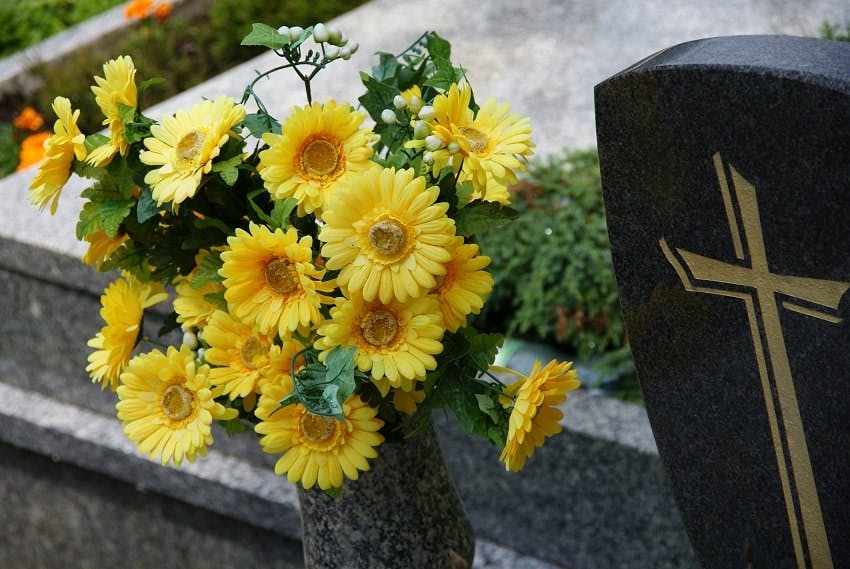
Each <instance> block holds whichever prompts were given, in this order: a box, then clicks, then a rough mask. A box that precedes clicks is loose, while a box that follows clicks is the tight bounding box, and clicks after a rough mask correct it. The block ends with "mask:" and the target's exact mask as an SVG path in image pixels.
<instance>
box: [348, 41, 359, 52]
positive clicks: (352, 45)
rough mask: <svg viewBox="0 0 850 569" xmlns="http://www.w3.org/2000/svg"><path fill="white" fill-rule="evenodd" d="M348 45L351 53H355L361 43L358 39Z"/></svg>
mask: <svg viewBox="0 0 850 569" xmlns="http://www.w3.org/2000/svg"><path fill="white" fill-rule="evenodd" d="M346 45H348V49H349V51H351V55H354V54H355V53H357V50H358V49H360V44H359V43H357V42H356V41H350V42H348V44H346Z"/></svg>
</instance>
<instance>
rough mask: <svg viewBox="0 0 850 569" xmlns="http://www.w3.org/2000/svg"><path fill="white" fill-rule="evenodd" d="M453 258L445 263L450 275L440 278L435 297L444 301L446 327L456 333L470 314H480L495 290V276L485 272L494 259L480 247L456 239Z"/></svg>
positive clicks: (441, 308)
mask: <svg viewBox="0 0 850 569" xmlns="http://www.w3.org/2000/svg"><path fill="white" fill-rule="evenodd" d="M451 251H452V258H451V260H450V261H449V262H448V263H446V264H445V268H446V274H445V275H442V276H441V277H440V279H439V282H438V284H437V286H436V287H435V288H434V289H433V290H432V291H431V294H433V295H435V296H437V298H439V299H440V310H441V311H442V314H443V325H444V326H445V327H446V330H448V331H449V332H456V331H457V329H458V328H461V327H463V326H464V325H465V324H466V317H467V316H468V315H469V314H478V313H479V312H481V308H482V307H483V306H484V300H485V298H486V297H487V295H488V294H490V291H491V290H492V289H493V277H491V276H490V273H488V272H487V271H485V270H483V269H484V268H485V267H486V266H487V265H489V264H490V258H489V257H486V256H484V255H479V254H478V245H476V244H474V243H466V244H465V243H464V242H463V237H456V238H455V241H454V243H453V247H452V248H451Z"/></svg>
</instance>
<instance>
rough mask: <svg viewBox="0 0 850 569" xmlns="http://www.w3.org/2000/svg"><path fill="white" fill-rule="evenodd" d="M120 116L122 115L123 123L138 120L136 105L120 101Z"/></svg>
mask: <svg viewBox="0 0 850 569" xmlns="http://www.w3.org/2000/svg"><path fill="white" fill-rule="evenodd" d="M118 116H119V117H121V122H122V123H123V124H125V125H126V124H130V123H132V122H135V121H136V107H131V106H130V105H125V104H124V103H118Z"/></svg>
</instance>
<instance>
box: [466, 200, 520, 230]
mask: <svg viewBox="0 0 850 569" xmlns="http://www.w3.org/2000/svg"><path fill="white" fill-rule="evenodd" d="M516 216H517V212H516V211H515V210H513V209H511V208H509V207H506V206H503V205H500V204H498V203H497V202H485V201H482V200H475V201H473V202H470V203H469V204H467V205H466V207H464V208H462V209H459V210H458V212H457V214H456V217H455V226H456V228H457V233H458V235H463V236H464V237H470V236H472V235H475V234H478V233H483V232H485V231H487V230H488V229H493V228H494V227H499V226H501V225H505V224H506V223H508V222H510V221H511V220H512V219H514V218H515V217H516Z"/></svg>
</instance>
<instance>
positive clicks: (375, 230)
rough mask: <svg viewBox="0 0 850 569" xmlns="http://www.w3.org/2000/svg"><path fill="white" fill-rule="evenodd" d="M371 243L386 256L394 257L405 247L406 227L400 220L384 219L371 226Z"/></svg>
mask: <svg viewBox="0 0 850 569" xmlns="http://www.w3.org/2000/svg"><path fill="white" fill-rule="evenodd" d="M369 243H370V244H371V245H372V247H373V248H374V249H375V251H377V252H378V253H380V254H381V255H383V256H384V257H393V256H395V255H398V254H399V253H400V252H401V251H402V250H403V249H404V245H405V235H404V229H403V228H402V227H401V225H399V223H398V222H396V221H394V220H392V219H384V220H382V221H379V222H378V223H376V224H374V225H373V226H372V227H370V228H369Z"/></svg>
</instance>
